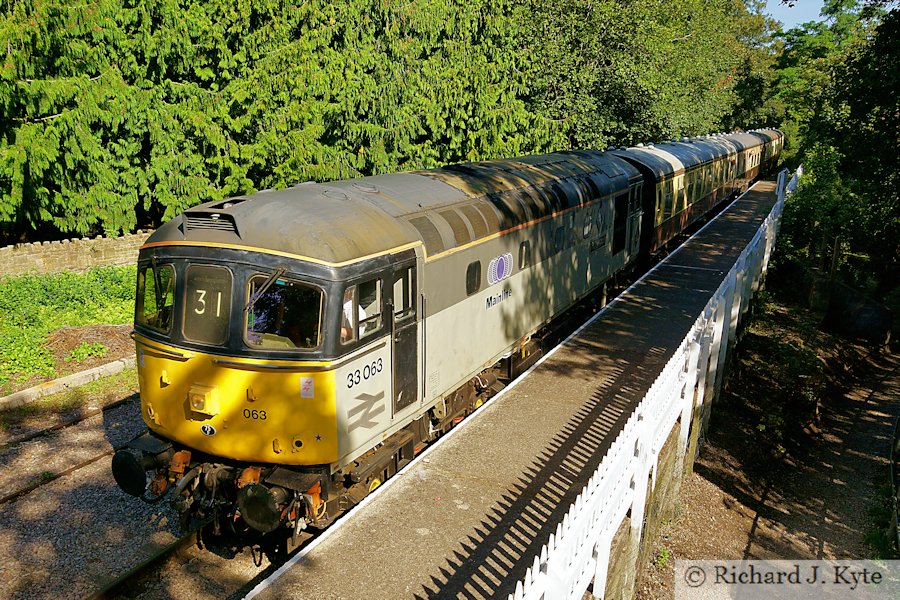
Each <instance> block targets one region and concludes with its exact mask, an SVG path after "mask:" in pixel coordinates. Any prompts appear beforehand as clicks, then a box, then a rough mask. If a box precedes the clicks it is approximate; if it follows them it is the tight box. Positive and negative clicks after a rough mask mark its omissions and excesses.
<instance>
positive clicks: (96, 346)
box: [66, 342, 109, 362]
mask: <svg viewBox="0 0 900 600" xmlns="http://www.w3.org/2000/svg"><path fill="white" fill-rule="evenodd" d="M108 351H109V348H107V347H106V346H104V345H103V344H101V343H100V342H93V343H91V342H81V343H80V344H78V346H76V347H75V348H73V349H72V351H71V352H69V356H67V357H66V361H67V362H71V361H74V362H81V361H83V360H85V359H86V358H91V357H97V358H102V357H103V356H105V355H106V353H107V352H108Z"/></svg>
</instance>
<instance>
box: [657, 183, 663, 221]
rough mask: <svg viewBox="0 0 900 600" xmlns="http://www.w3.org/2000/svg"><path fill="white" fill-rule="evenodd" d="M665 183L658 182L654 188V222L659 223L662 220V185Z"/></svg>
mask: <svg viewBox="0 0 900 600" xmlns="http://www.w3.org/2000/svg"><path fill="white" fill-rule="evenodd" d="M664 185H665V184H663V183H660V184H659V186H658V187H657V188H656V224H657V225H659V224H660V223H662V222H663V186H664Z"/></svg>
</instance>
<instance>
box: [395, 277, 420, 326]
mask: <svg viewBox="0 0 900 600" xmlns="http://www.w3.org/2000/svg"><path fill="white" fill-rule="evenodd" d="M415 290H416V282H415V277H414V271H413V268H412V267H410V268H408V269H403V270H402V271H398V272H396V273H394V322H395V323H398V322H400V321H404V320H406V319H407V318H409V317H414V316H415V315H416V291H415Z"/></svg>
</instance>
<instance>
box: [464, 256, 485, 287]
mask: <svg viewBox="0 0 900 600" xmlns="http://www.w3.org/2000/svg"><path fill="white" fill-rule="evenodd" d="M480 289H481V261H478V260H476V261H475V262H473V263H469V266H468V267H466V294H467V295H469V296H471V295H472V294H474V293H475V292H477V291H478V290H480Z"/></svg>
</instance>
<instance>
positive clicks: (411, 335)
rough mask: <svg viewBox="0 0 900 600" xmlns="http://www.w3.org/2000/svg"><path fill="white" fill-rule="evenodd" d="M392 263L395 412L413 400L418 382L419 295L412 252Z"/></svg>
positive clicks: (392, 339)
mask: <svg viewBox="0 0 900 600" xmlns="http://www.w3.org/2000/svg"><path fill="white" fill-rule="evenodd" d="M412 256H413V257H412V258H410V259H406V260H402V261H401V262H398V263H396V264H395V265H394V270H393V295H392V300H391V304H392V309H391V310H392V312H393V319H392V325H391V328H392V336H391V353H392V356H393V360H392V361H391V364H392V368H393V384H394V385H393V388H394V399H393V407H394V413H393V414H394V415H396V414H397V413H399V412H400V411H402V410H403V409H405V408H406V407H408V406H409V405H410V404H413V403H414V402H415V401H416V400H417V398H416V392H417V391H418V386H419V375H418V343H417V340H418V326H417V321H418V318H417V316H416V299H417V298H418V291H417V287H416V286H417V284H418V281H417V279H416V260H415V255H414V254H413V255H412Z"/></svg>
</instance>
